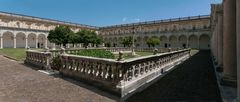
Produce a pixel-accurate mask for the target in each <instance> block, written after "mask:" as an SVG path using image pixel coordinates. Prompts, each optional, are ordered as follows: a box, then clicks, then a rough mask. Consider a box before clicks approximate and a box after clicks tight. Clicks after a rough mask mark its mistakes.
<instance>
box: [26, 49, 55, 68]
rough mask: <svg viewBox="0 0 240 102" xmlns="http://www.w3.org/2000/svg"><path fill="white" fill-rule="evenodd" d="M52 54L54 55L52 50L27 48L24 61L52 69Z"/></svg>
mask: <svg viewBox="0 0 240 102" xmlns="http://www.w3.org/2000/svg"><path fill="white" fill-rule="evenodd" d="M51 55H52V54H51V52H40V51H33V50H27V51H26V59H25V61H24V63H25V64H29V65H34V66H36V67H40V68H42V69H51V66H50V61H51Z"/></svg>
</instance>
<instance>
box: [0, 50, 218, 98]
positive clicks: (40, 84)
mask: <svg viewBox="0 0 240 102" xmlns="http://www.w3.org/2000/svg"><path fill="white" fill-rule="evenodd" d="M115 100H116V97H114V96H111V95H110V94H108V93H105V92H103V91H100V90H97V89H95V88H94V87H91V86H88V85H85V84H82V83H81V82H76V81H73V80H71V79H66V78H59V77H54V76H48V75H46V74H43V73H41V72H38V71H37V70H34V69H31V68H28V67H26V66H24V65H22V64H20V63H17V62H15V61H10V60H8V59H6V58H4V57H2V56H0V102H114V101H115ZM127 101H128V102H162V101H164V102H165V101H167V102H169V101H191V102H193V101H194V102H195V101H204V102H205V101H211V102H221V99H220V95H219V91H218V87H217V83H216V79H215V76H214V71H213V66H212V62H211V59H210V52H206V51H205V52H199V53H198V54H196V55H194V56H193V57H191V58H190V59H189V60H187V61H186V62H184V63H183V64H181V65H179V66H178V68H176V69H175V70H173V71H172V72H171V73H169V74H168V75H166V76H165V77H164V78H162V79H160V80H159V81H158V82H157V83H155V84H153V85H152V86H150V87H148V88H147V89H145V90H144V91H142V92H140V93H137V94H135V95H133V96H132V97H130V98H129V99H128V100H127Z"/></svg>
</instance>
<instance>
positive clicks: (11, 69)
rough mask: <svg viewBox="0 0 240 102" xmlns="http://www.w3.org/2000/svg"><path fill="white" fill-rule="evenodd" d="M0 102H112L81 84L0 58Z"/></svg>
mask: <svg viewBox="0 0 240 102" xmlns="http://www.w3.org/2000/svg"><path fill="white" fill-rule="evenodd" d="M0 102H115V100H114V97H112V96H111V95H109V94H107V93H104V92H102V91H99V90H96V89H94V88H91V87H88V86H87V85H85V84H81V83H78V82H76V83H75V82H74V81H71V80H70V79H63V78H59V77H54V76H48V75H47V74H44V73H41V72H39V71H37V70H34V69H31V68H29V67H26V66H24V65H23V64H21V63H18V62H16V61H12V60H9V59H6V58H4V57H3V56H1V55H0Z"/></svg>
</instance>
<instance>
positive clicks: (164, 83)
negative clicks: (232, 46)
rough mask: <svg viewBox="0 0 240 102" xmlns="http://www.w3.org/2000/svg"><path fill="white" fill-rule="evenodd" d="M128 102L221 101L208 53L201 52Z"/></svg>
mask: <svg viewBox="0 0 240 102" xmlns="http://www.w3.org/2000/svg"><path fill="white" fill-rule="evenodd" d="M127 101H128V102H169V101H170V102H175V101H184V102H185V101H187V102H206V101H207V102H221V97H220V94H219V90H218V87H217V82H216V79H215V76H214V70H213V66H212V61H211V57H210V52H209V51H201V52H199V53H198V54H196V55H194V56H193V57H192V58H190V59H189V60H187V61H186V62H184V63H183V64H181V65H179V67H178V68H177V69H175V70H174V71H172V72H171V73H169V74H168V75H166V76H165V77H164V78H162V79H160V80H159V81H158V82H157V83H155V84H154V85H152V86H150V87H148V88H147V89H146V90H144V91H142V92H140V93H137V94H135V95H133V96H132V97H130V98H129V99H128V100H127Z"/></svg>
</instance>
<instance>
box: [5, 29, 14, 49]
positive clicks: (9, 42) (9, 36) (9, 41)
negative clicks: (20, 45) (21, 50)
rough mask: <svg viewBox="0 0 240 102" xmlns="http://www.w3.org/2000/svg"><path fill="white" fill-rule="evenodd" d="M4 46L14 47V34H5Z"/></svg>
mask: <svg viewBox="0 0 240 102" xmlns="http://www.w3.org/2000/svg"><path fill="white" fill-rule="evenodd" d="M3 48H13V34H11V33H4V34H3Z"/></svg>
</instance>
